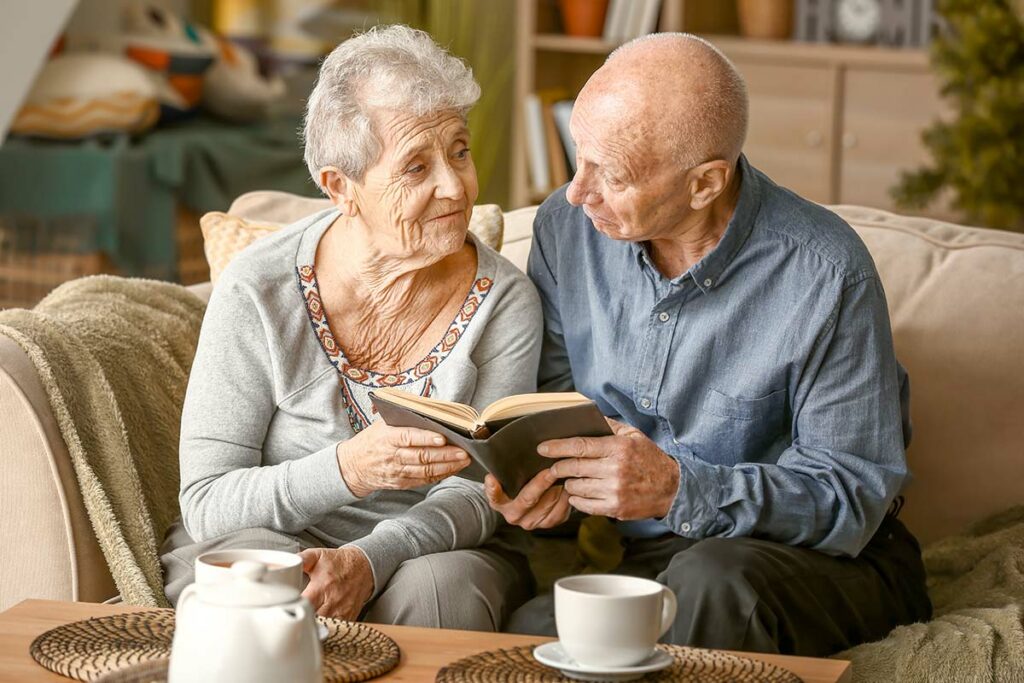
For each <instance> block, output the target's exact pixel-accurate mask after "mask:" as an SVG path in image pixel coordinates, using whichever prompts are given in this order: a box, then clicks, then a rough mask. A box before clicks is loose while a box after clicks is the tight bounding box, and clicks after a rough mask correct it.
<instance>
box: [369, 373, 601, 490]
mask: <svg viewBox="0 0 1024 683" xmlns="http://www.w3.org/2000/svg"><path fill="white" fill-rule="evenodd" d="M370 400H371V401H373V406H374V408H376V410H377V412H378V414H380V416H381V417H382V418H383V419H384V422H385V423H387V424H388V425H390V426H392V427H417V428H419V429H429V430H430V431H433V432H437V433H439V434H441V435H443V436H444V437H445V439H447V440H448V443H449V444H451V445H453V446H458V447H459V448H462V449H463V450H464V451H466V453H468V454H469V456H470V458H471V459H472V460H473V463H472V464H471V465H470V466H469V467H467V468H466V469H464V470H462V471H461V472H460V473H459V475H458V476H460V477H465V478H467V479H473V480H475V481H483V477H484V475H485V474H487V473H490V474H493V475H494V477H495V478H496V479H497V480H498V483H500V484H501V487H502V489H504V491H505V493H506V494H508V495H509V496H510V497H514V496H515V495H517V494H518V493H519V491H520V489H522V487H523V486H524V485H525V484H526V483H527V482H529V481H530V480H531V479H532V478H533V477H534V476H535V475H536V474H537V473H538V472H540V471H541V470H543V469H545V468H547V467H550V466H551V463H552V460H551V459H550V458H545V457H543V456H541V455H538V454H537V446H538V445H539V444H540V443H541V442H543V441H548V440H550V439H564V438H569V437H573V436H607V435H610V434H611V433H612V431H611V428H610V427H609V426H608V422H607V421H606V420H605V419H604V416H603V415H602V414H601V411H600V410H599V409H598V407H597V405H596V404H595V403H594V402H593V401H591V400H590V399H588V398H587V397H586V396H583V395H582V394H578V393H576V392H566V393H549V394H518V395H516V396H507V397H505V398H502V399H499V400H497V401H495V402H494V403H492V404H490V405H489V406H487V407H486V408H484V409H483V410H481V411H479V412H478V411H477V410H476V409H474V408H473V407H472V406H468V405H465V404H462V403H455V402H453V401H442V400H440V399H435V398H428V397H426V396H419V395H416V394H410V393H406V392H404V391H402V390H400V389H395V388H384V389H374V390H373V391H372V392H371V393H370Z"/></svg>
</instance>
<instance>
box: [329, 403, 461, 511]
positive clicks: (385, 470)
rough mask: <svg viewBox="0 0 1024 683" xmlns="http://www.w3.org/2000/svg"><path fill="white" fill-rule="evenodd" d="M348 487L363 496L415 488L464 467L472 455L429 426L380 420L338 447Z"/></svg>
mask: <svg viewBox="0 0 1024 683" xmlns="http://www.w3.org/2000/svg"><path fill="white" fill-rule="evenodd" d="M336 452H337V457H338V467H339V468H340V469H341V476H342V478H343V479H344V480H345V484H346V485H347V486H348V488H349V490H350V491H351V492H352V493H353V494H355V495H356V496H358V497H359V498H364V497H366V496H368V495H369V494H371V493H373V492H374V491H379V490H381V489H414V488H419V487H420V486H425V485H427V484H433V483H434V482H437V481H440V480H441V479H444V478H445V477H450V476H451V475H453V474H456V473H458V472H459V471H461V470H462V469H464V468H465V467H466V466H467V465H469V463H470V462H471V461H470V459H469V455H467V454H466V452H465V451H464V450H462V449H461V448H459V447H457V446H449V445H447V442H446V440H445V438H444V437H443V436H441V435H440V434H437V433H435V432H431V431H429V430H426V429H416V428H413V427H390V426H388V425H387V424H385V423H384V421H383V420H378V421H377V422H374V423H373V424H372V425H370V426H369V427H367V428H366V429H364V430H363V431H361V432H359V433H358V434H356V435H355V436H353V437H352V438H351V439H347V440H345V441H341V442H339V443H338V446H337V450H336Z"/></svg>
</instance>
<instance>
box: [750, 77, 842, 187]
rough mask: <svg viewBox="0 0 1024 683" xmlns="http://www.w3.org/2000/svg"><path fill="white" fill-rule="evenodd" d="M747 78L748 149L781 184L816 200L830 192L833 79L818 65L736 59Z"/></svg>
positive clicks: (758, 165)
mask: <svg viewBox="0 0 1024 683" xmlns="http://www.w3.org/2000/svg"><path fill="white" fill-rule="evenodd" d="M735 64H736V66H737V68H739V70H740V72H741V73H742V74H743V77H744V79H745V80H746V81H747V93H748V96H749V97H750V123H749V126H748V131H747V143H746V145H745V147H744V148H745V153H746V155H747V158H748V159H749V160H750V163H752V164H753V165H754V166H756V167H758V168H760V169H762V170H763V171H764V172H765V173H767V174H768V175H769V176H771V177H772V179H773V180H774V181H775V182H777V183H778V184H780V185H783V186H785V187H788V188H789V189H791V190H793V191H794V192H796V193H797V194H799V195H801V196H804V197H807V198H808V199H813V200H814V201H817V202H828V201H829V199H830V197H831V195H832V183H831V173H832V159H831V154H830V150H831V148H832V118H833V101H834V93H833V77H832V73H831V71H830V70H828V69H826V68H822V67H820V66H789V67H787V68H785V69H780V68H779V67H777V66H774V65H771V64H759V63H757V62H756V61H754V60H743V59H739V60H735Z"/></svg>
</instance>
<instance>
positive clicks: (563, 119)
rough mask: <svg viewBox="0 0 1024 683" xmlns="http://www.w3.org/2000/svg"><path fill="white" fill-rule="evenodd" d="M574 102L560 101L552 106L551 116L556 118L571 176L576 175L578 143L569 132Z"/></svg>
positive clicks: (556, 125)
mask: <svg viewBox="0 0 1024 683" xmlns="http://www.w3.org/2000/svg"><path fill="white" fill-rule="evenodd" d="M573 102H574V100H560V101H558V102H555V103H554V104H552V105H551V114H552V116H554V118H555V127H556V128H557V129H558V137H559V139H560V140H561V143H562V147H563V148H564V149H565V159H566V163H568V164H569V174H570V175H574V174H575V173H576V143H575V141H573V139H572V133H571V132H570V131H569V119H571V118H572V105H573Z"/></svg>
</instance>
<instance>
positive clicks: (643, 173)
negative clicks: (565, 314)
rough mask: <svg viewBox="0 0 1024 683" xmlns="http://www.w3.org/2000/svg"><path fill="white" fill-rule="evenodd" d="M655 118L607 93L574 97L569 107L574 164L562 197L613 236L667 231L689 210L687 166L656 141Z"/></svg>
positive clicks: (633, 238)
mask: <svg viewBox="0 0 1024 683" xmlns="http://www.w3.org/2000/svg"><path fill="white" fill-rule="evenodd" d="M654 123H655V122H648V121H644V117H643V115H641V114H636V113H635V111H634V112H630V113H627V112H625V111H623V107H622V103H621V102H619V101H616V100H615V99H612V98H587V99H586V100H584V101H579V100H578V104H577V106H576V107H575V108H574V109H573V114H572V120H571V122H570V129H571V131H572V135H573V139H574V140H575V142H576V165H577V170H576V174H575V175H574V176H573V179H572V182H571V183H570V184H569V187H568V189H567V191H566V199H568V201H569V203H570V204H572V205H573V206H580V207H583V211H584V213H586V215H587V216H588V217H589V218H590V220H591V221H592V222H593V224H594V227H595V228H597V229H598V230H599V231H600V232H602V233H604V234H605V235H607V236H608V237H611V238H612V239H617V240H628V241H630V242H641V241H645V240H650V239H657V238H660V237H667V236H669V235H671V234H672V232H673V231H674V230H675V229H676V228H677V227H678V226H679V225H680V223H682V222H684V221H685V220H686V217H687V216H688V215H689V213H690V196H689V190H688V188H687V187H686V182H685V178H686V171H687V169H685V168H682V167H681V166H680V165H679V164H678V163H675V162H674V161H673V160H672V158H671V155H670V154H669V153H668V152H667V151H666V149H665V148H666V147H667V144H662V145H660V146H659V140H658V139H657V138H658V135H657V134H656V133H655V131H656V130H657V126H655V125H654Z"/></svg>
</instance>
